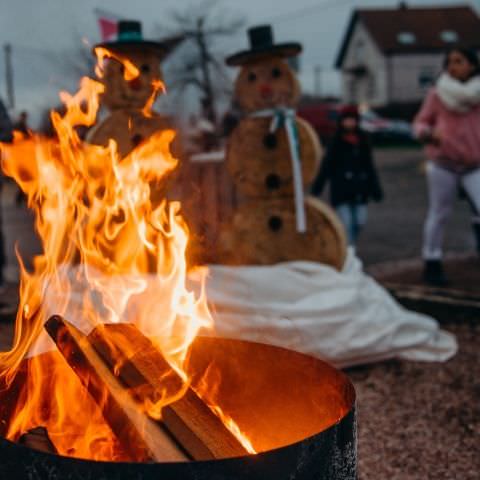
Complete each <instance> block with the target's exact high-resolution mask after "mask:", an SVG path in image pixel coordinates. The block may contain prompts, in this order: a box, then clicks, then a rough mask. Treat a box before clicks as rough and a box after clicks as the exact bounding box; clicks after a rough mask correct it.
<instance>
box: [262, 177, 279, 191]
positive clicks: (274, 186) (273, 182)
mask: <svg viewBox="0 0 480 480" xmlns="http://www.w3.org/2000/svg"><path fill="white" fill-rule="evenodd" d="M265 186H266V187H267V189H268V190H278V189H279V188H280V177H279V176H278V175H277V174H276V173H271V174H270V175H267V176H266V177H265Z"/></svg>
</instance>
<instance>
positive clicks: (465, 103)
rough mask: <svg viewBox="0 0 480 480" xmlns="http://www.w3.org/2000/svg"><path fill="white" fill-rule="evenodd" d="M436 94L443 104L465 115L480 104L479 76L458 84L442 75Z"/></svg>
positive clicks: (446, 74) (447, 76)
mask: <svg viewBox="0 0 480 480" xmlns="http://www.w3.org/2000/svg"><path fill="white" fill-rule="evenodd" d="M436 90H437V94H438V96H439V97H440V100H441V101H442V102H443V104H444V105H445V106H446V107H447V108H448V109H449V110H453V111H455V112H459V113H467V112H469V111H470V110H472V108H474V107H476V106H477V105H479V104H480V76H475V77H472V78H471V79H470V80H468V81H467V82H464V83H463V82H460V81H458V80H456V79H455V78H453V77H451V76H450V75H449V74H448V73H443V74H442V75H441V76H440V78H439V79H438V81H437V85H436Z"/></svg>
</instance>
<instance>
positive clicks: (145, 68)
mask: <svg viewBox="0 0 480 480" xmlns="http://www.w3.org/2000/svg"><path fill="white" fill-rule="evenodd" d="M140 70H141V71H142V73H149V72H150V65H148V63H144V64H143V65H142V66H141V67H140Z"/></svg>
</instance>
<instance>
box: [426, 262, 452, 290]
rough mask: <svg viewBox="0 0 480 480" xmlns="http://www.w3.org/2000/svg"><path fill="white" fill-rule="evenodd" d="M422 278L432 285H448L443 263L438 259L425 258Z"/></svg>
mask: <svg viewBox="0 0 480 480" xmlns="http://www.w3.org/2000/svg"><path fill="white" fill-rule="evenodd" d="M423 280H424V282H425V283H428V285H432V286H433V287H446V286H447V285H448V280H447V279H446V277H445V272H444V271H443V265H442V262H441V261H440V260H425V268H424V270H423Z"/></svg>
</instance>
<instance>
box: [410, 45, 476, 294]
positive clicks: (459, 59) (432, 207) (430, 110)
mask: <svg viewBox="0 0 480 480" xmlns="http://www.w3.org/2000/svg"><path fill="white" fill-rule="evenodd" d="M414 130H415V133H416V135H417V137H418V138H419V139H420V140H421V141H423V142H424V143H425V144H426V147H425V151H426V155H427V158H428V164H427V184H428V193H429V209H428V214H427V218H426V221H425V226H424V237H423V258H424V260H425V270H424V279H425V281H426V282H427V283H429V284H432V285H437V286H442V285H446V284H447V280H446V278H445V274H444V272H443V267H442V243H443V232H444V227H445V223H446V220H447V218H448V216H449V215H450V212H451V210H452V206H453V203H454V200H455V197H456V193H457V191H458V186H459V185H461V186H462V187H463V189H464V190H465V192H466V193H467V196H468V199H469V201H470V203H471V205H472V207H473V208H474V211H475V213H476V216H475V218H474V222H475V224H474V228H475V233H476V234H477V237H479V238H480V215H479V214H478V213H479V212H480V63H479V60H478V57H477V55H476V53H475V52H473V51H471V50H469V49H464V48H454V49H452V50H451V51H450V52H449V53H448V54H447V56H446V59H445V63H444V72H443V73H442V75H441V76H440V77H439V79H438V81H437V83H436V85H435V87H434V88H433V89H432V90H431V91H430V92H429V93H428V95H427V98H426V99H425V101H424V103H423V105H422V108H421V110H420V112H419V113H418V115H417V117H416V118H415V121H414Z"/></svg>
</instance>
